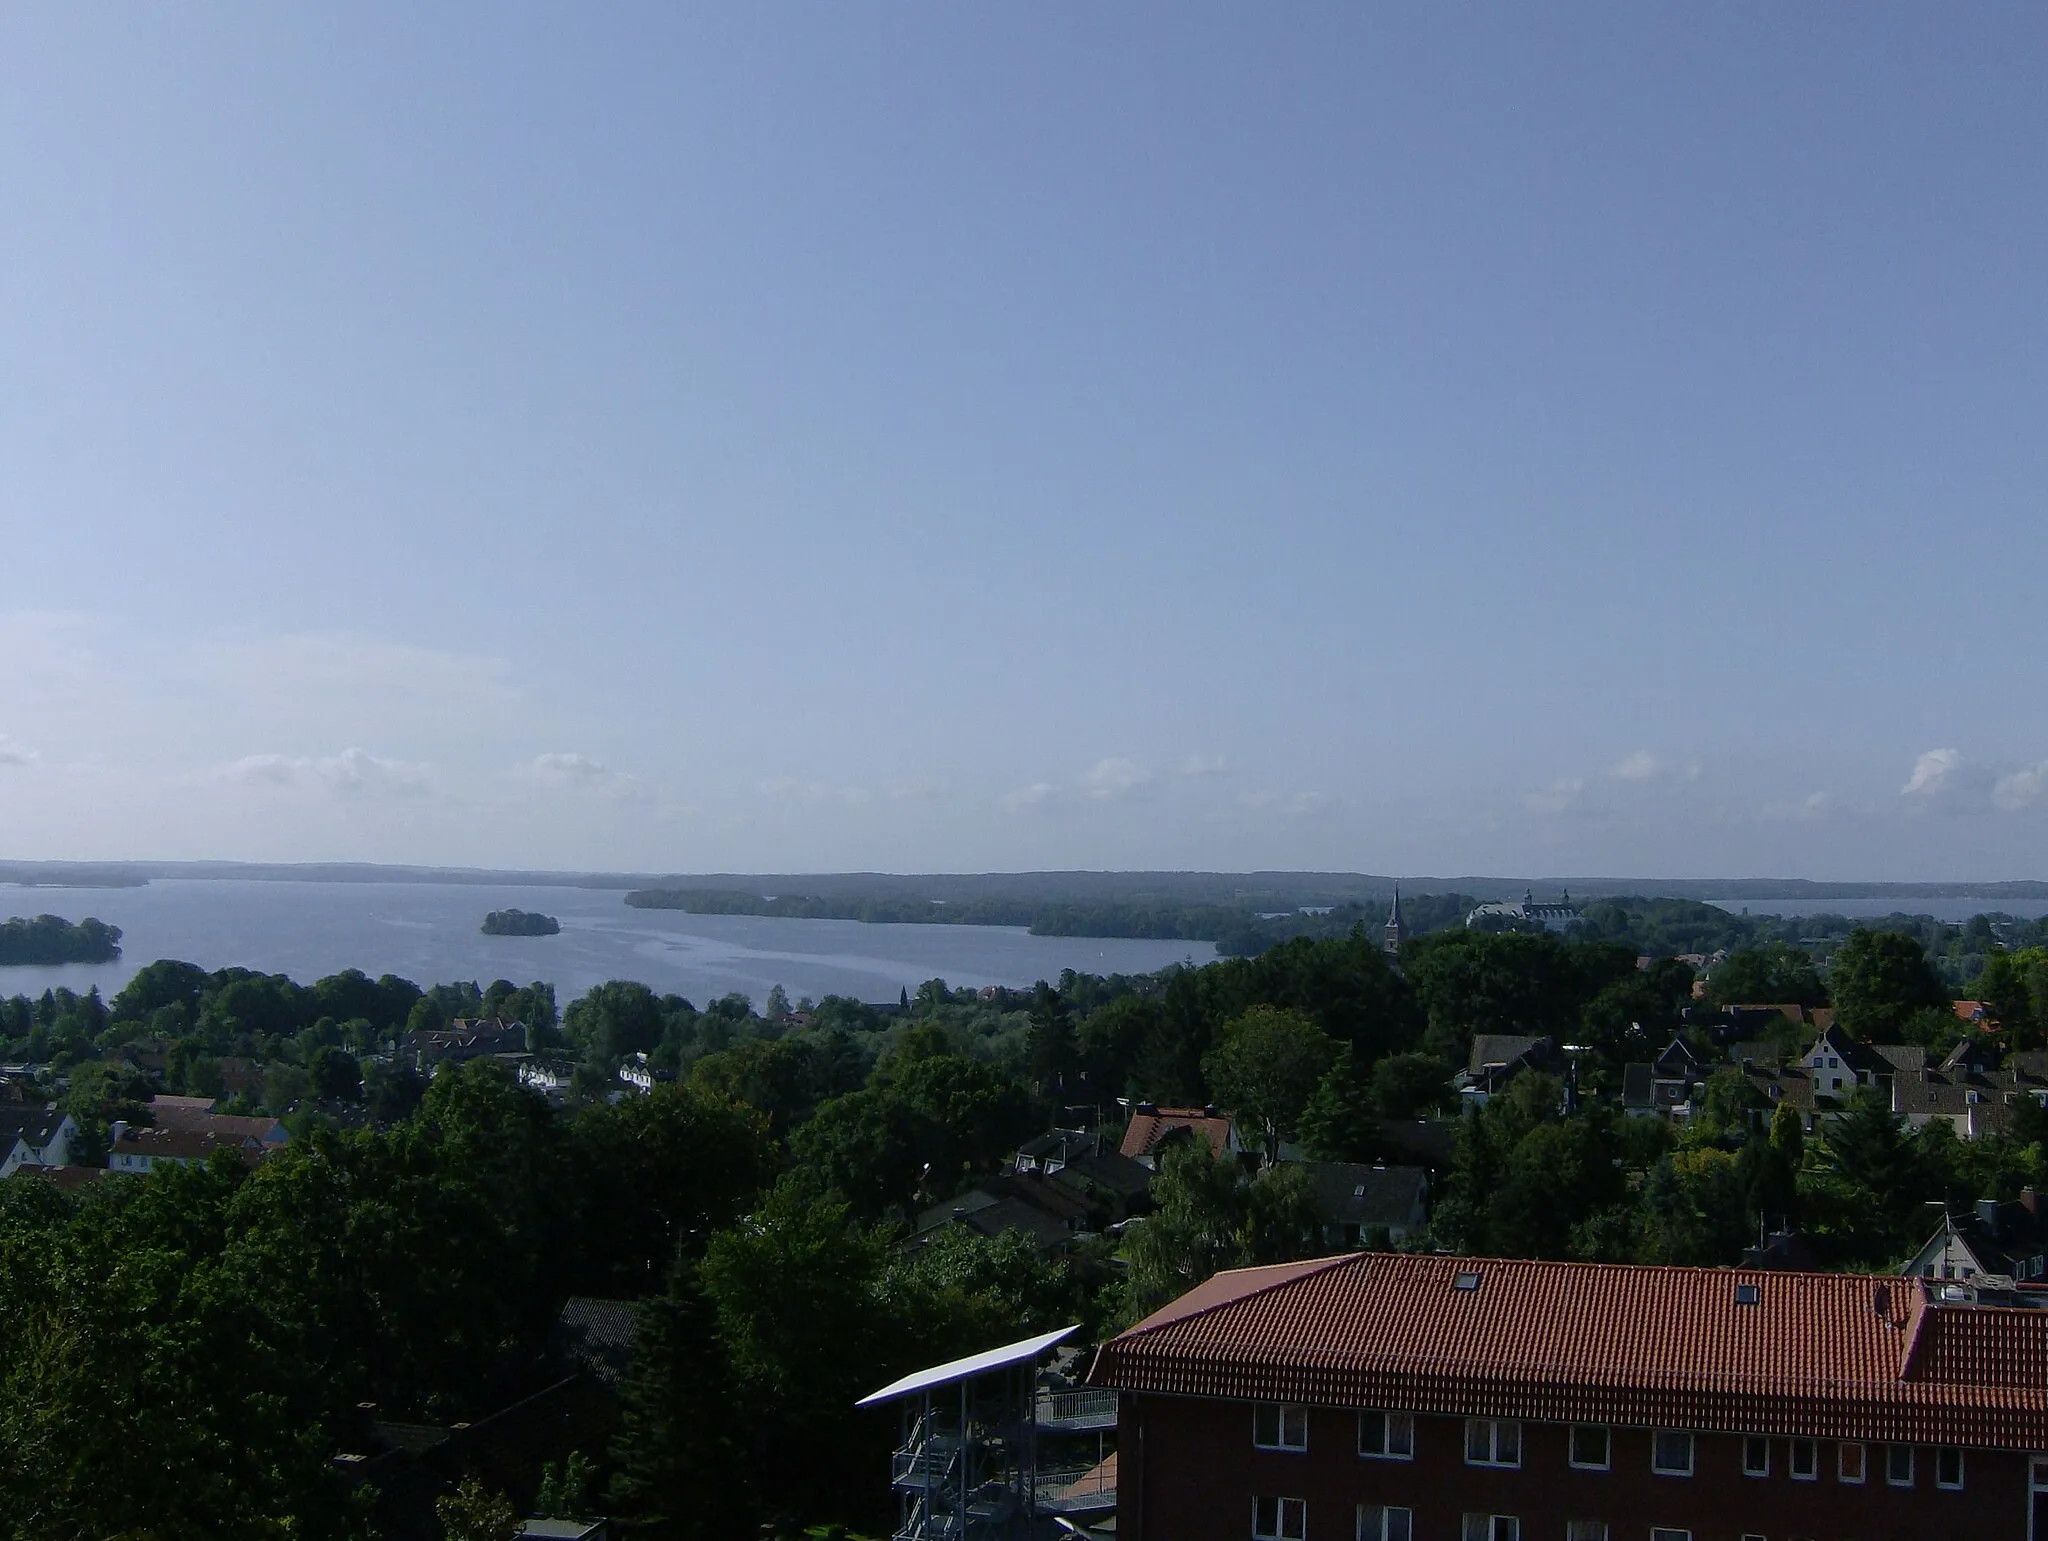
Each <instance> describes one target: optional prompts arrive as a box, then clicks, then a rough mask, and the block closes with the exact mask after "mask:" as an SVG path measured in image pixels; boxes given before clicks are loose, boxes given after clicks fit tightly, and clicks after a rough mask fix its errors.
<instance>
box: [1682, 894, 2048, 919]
mask: <svg viewBox="0 0 2048 1541" xmlns="http://www.w3.org/2000/svg"><path fill="white" fill-rule="evenodd" d="M1711 902H1712V903H1714V904H1717V905H1719V906H1720V907H1721V908H1722V909H1724V910H1735V911H1737V912H1738V913H1739V912H1740V911H1742V910H1748V911H1749V913H1750V914H1752V915H1847V916H1848V917H1849V918H1850V919H1851V920H1856V919H1864V918H1875V917H1879V916H1884V915H1893V914H1901V915H1932V916H1933V917H1934V918H1935V919H1936V920H1942V921H1947V922H1948V923H1949V924H1950V925H1952V926H1953V925H1960V924H1962V922H1964V921H1966V920H1968V919H1969V918H1970V917H1971V916H1972V915H1988V914H1994V913H1997V912H1999V911H2003V912H2004V913H2005V914H2007V915H2013V916H2017V917H2018V918H2020V919H2021V920H2039V919H2040V918H2041V917H2042V916H2043V915H2048V902H2043V901H2042V900H2039V899H1914V898H1904V899H1715V900H1712V901H1711Z"/></svg>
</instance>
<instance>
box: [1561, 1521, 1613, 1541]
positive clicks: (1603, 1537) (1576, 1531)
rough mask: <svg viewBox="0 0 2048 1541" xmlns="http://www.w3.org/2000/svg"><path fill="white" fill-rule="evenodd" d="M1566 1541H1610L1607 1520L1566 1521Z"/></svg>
mask: <svg viewBox="0 0 2048 1541" xmlns="http://www.w3.org/2000/svg"><path fill="white" fill-rule="evenodd" d="M1564 1541H1608V1533H1607V1521H1605V1520H1566V1521H1565V1522H1564Z"/></svg>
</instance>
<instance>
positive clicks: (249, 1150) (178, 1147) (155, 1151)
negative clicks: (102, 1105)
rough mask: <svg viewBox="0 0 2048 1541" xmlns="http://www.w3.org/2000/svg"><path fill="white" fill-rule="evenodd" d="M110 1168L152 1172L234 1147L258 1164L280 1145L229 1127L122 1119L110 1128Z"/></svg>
mask: <svg viewBox="0 0 2048 1541" xmlns="http://www.w3.org/2000/svg"><path fill="white" fill-rule="evenodd" d="M109 1135H110V1138H109V1141H108V1146H107V1170H108V1171H110V1172H138V1173H147V1172H153V1171H155V1170H156V1168H157V1167H159V1166H163V1165H166V1164H169V1165H176V1166H191V1165H192V1164H193V1163H194V1162H204V1161H206V1160H207V1159H208V1158H210V1157H211V1156H212V1155H213V1153H214V1152H215V1151H217V1150H232V1151H235V1152H237V1153H239V1155H240V1156H241V1158H242V1161H243V1163H244V1164H245V1165H248V1166H255V1165H256V1164H257V1163H258V1162H260V1161H262V1160H263V1159H264V1158H265V1157H266V1156H270V1155H273V1154H275V1152H276V1150H277V1149H278V1147H276V1146H274V1145H266V1144H264V1143H263V1141H261V1140H260V1139H258V1138H256V1137H255V1136H253V1135H236V1134H232V1133H229V1132H227V1131H226V1130H219V1129H211V1130H195V1129H150V1128H143V1127H137V1126H131V1125H129V1124H128V1123H127V1122H125V1121H124V1120H121V1119H116V1120H115V1121H114V1125H113V1128H112V1129H111V1130H110V1131H109Z"/></svg>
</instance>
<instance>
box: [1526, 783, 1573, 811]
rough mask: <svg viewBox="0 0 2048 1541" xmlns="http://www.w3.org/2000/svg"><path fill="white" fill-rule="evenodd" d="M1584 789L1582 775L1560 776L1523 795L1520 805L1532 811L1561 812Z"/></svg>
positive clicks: (1569, 805)
mask: <svg viewBox="0 0 2048 1541" xmlns="http://www.w3.org/2000/svg"><path fill="white" fill-rule="evenodd" d="M1585 790H1586V782H1585V778H1584V777H1581V776H1560V777H1558V778H1557V780H1555V781H1553V782H1551V783H1550V785H1549V786H1547V787H1543V788H1541V789H1540V790H1538V791H1535V792H1531V793H1529V794H1527V795H1526V796H1525V797H1523V799H1522V806H1523V807H1525V808H1527V809H1529V810H1530V811H1531V812H1532V813H1563V812H1564V811H1565V810H1566V809H1568V808H1570V807H1572V806H1573V805H1574V804H1576V803H1577V802H1578V800H1579V798H1580V796H1581V795H1582V794H1583V793H1584V792H1585Z"/></svg>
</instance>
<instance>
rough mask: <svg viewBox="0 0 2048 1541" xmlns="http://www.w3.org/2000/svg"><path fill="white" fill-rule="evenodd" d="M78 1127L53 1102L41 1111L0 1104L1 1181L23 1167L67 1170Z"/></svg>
mask: <svg viewBox="0 0 2048 1541" xmlns="http://www.w3.org/2000/svg"><path fill="white" fill-rule="evenodd" d="M77 1135H78V1124H77V1122H76V1121H75V1120H74V1119H73V1118H72V1117H71V1115H70V1114H69V1113H65V1112H61V1111H59V1110H58V1107H57V1104H56V1103H54V1102H52V1103H48V1104H45V1105H44V1106H41V1107H36V1106H33V1105H30V1104H24V1103H18V1102H9V1103H0V1151H4V1152H5V1153H6V1154H5V1155H4V1156H0V1177H12V1176H13V1175H14V1174H15V1173H16V1172H18V1171H20V1170H21V1169H22V1168H23V1167H52V1166H69V1165H70V1164H71V1142H72V1140H74V1139H75V1138H76V1137H77Z"/></svg>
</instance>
